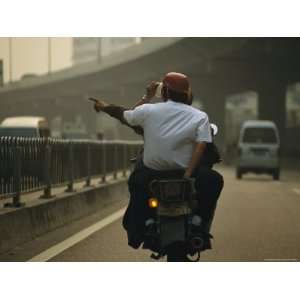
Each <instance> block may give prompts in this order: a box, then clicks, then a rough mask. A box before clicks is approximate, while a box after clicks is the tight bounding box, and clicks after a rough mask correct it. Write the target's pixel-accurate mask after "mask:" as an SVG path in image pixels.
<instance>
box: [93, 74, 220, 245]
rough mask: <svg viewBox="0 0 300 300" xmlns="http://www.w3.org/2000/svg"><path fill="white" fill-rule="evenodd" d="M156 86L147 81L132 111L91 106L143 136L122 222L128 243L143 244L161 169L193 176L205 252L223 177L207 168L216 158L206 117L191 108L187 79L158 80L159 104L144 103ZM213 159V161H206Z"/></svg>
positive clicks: (175, 76) (169, 76) (168, 77)
mask: <svg viewBox="0 0 300 300" xmlns="http://www.w3.org/2000/svg"><path fill="white" fill-rule="evenodd" d="M156 88H157V83H152V84H150V86H149V87H148V89H147V94H146V95H145V96H144V97H143V98H142V100H141V101H139V102H138V103H137V104H136V106H135V108H133V109H125V108H123V107H120V106H115V105H107V104H106V103H104V102H100V103H96V104H95V109H96V110H97V111H104V112H106V113H108V114H110V115H111V116H112V117H115V118H117V119H119V120H120V121H121V122H122V123H124V124H126V125H128V126H130V127H131V128H133V129H134V130H135V131H136V132H137V133H142V134H143V136H144V152H143V156H142V159H141V161H140V162H139V164H138V166H137V167H136V168H135V170H134V171H133V172H132V174H131V176H130V178H129V182H128V185H129V191H130V195H131V199H130V203H129V206H128V209H127V212H126V214H125V216H124V219H123V225H124V228H125V229H126V230H127V233H128V242H129V245H131V246H132V247H134V248H138V247H139V246H140V244H141V243H142V242H143V234H144V231H145V220H146V217H147V199H148V198H149V195H148V194H149V192H148V185H149V183H150V182H151V181H152V180H153V179H157V177H158V176H160V175H159V174H160V173H161V172H163V171H168V172H167V173H169V174H172V173H174V172H175V173H176V174H177V175H178V173H180V176H183V177H185V178H189V177H193V178H195V188H196V191H197V199H198V204H199V205H198V209H197V213H198V214H199V215H200V216H201V218H202V223H203V230H204V232H205V233H206V234H207V235H206V236H207V238H206V243H205V247H204V249H203V250H205V249H209V248H211V245H210V239H209V230H210V227H211V223H212V219H213V215H214V211H215V208H216V203H217V200H218V197H219V195H220V193H221V191H222V188H223V177H222V176H221V175H220V174H219V173H218V172H216V171H215V170H213V169H212V166H213V164H214V163H216V162H218V160H219V157H218V153H217V152H216V153H215V155H214V154H213V155H212V151H214V150H215V147H214V144H213V143H212V142H213V141H212V134H211V127H210V124H209V120H208V116H207V115H206V113H204V112H202V111H200V110H198V109H195V108H193V107H192V106H191V105H190V104H191V103H192V93H191V86H190V83H189V81H188V78H187V76H185V75H184V74H181V73H175V72H171V73H168V74H166V76H165V77H164V79H163V82H162V90H161V97H162V99H163V102H162V103H155V104H151V103H149V102H150V100H151V98H153V96H154V94H155V91H156ZM211 156H213V158H211Z"/></svg>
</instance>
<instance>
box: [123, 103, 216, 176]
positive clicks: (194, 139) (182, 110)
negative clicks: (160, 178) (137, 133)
mask: <svg viewBox="0 0 300 300" xmlns="http://www.w3.org/2000/svg"><path fill="white" fill-rule="evenodd" d="M124 118H125V119H126V121H127V122H128V123H129V124H130V125H133V126H137V125H139V126H141V127H143V129H144V143H145V144H144V158H143V159H144V164H145V165H146V166H147V167H148V168H151V169H155V170H172V169H183V168H187V166H188V164H189V161H190V159H191V157H192V152H193V149H194V146H195V143H200V142H208V143H210V142H212V137H211V131H210V124H209V120H208V116H207V114H206V113H205V112H203V111H200V110H198V109H195V108H193V107H192V106H189V105H186V104H183V103H178V102H174V101H172V100H168V101H167V102H163V103H156V104H144V105H141V106H138V107H136V108H135V109H134V110H127V111H125V112H124Z"/></svg>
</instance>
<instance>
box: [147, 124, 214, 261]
mask: <svg viewBox="0 0 300 300" xmlns="http://www.w3.org/2000/svg"><path fill="white" fill-rule="evenodd" d="M211 127H212V133H213V135H214V136H215V135H216V134H217V131H218V128H217V127H216V125H213V124H212V126H211ZM161 173H162V174H163V172H161ZM174 173H176V172H174ZM194 186H195V184H194V179H193V178H188V179H186V178H182V176H177V178H176V176H175V178H174V176H173V178H166V177H164V176H162V179H155V180H153V181H152V182H151V183H150V184H149V195H151V197H150V198H149V200H148V207H149V209H150V210H151V213H150V215H151V217H150V218H148V219H147V220H146V222H145V228H146V230H145V237H144V245H143V248H146V249H150V250H152V251H153V252H154V253H152V255H151V258H153V259H156V260H159V259H161V258H163V257H165V256H166V257H167V261H169V262H175V261H199V260H200V252H201V251H203V250H205V249H207V248H209V247H210V238H212V236H211V235H210V234H208V233H206V232H205V231H204V230H203V228H202V226H201V225H202V219H201V217H200V216H199V215H198V214H196V213H195V211H196V209H197V205H198V201H197V199H196V191H195V187H194ZM208 245H209V246H208ZM155 253H156V254H155ZM188 256H190V257H194V256H196V258H195V259H192V258H188Z"/></svg>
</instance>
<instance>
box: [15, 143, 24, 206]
mask: <svg viewBox="0 0 300 300" xmlns="http://www.w3.org/2000/svg"><path fill="white" fill-rule="evenodd" d="M14 151H15V161H14V185H15V186H14V190H15V192H16V194H15V195H14V197H13V206H14V207H20V206H22V204H23V203H21V201H20V197H21V175H22V174H21V163H22V158H21V148H20V146H16V147H15V149H14Z"/></svg>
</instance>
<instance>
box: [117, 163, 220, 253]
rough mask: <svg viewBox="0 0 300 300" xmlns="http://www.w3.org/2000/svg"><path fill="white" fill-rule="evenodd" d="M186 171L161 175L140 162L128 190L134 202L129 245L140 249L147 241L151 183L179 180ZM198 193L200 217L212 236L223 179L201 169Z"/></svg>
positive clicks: (129, 213)
mask: <svg viewBox="0 0 300 300" xmlns="http://www.w3.org/2000/svg"><path fill="white" fill-rule="evenodd" d="M183 173H184V171H178V172H174V171H172V172H171V171H170V172H163V173H162V172H159V171H156V170H152V169H149V168H147V167H146V166H144V165H143V163H142V162H141V161H140V162H138V163H137V164H136V167H135V170H134V171H133V172H132V174H131V175H130V177H129V180H128V188H129V192H130V202H129V205H128V208H127V210H126V213H125V215H124V218H123V226H124V228H125V229H126V231H127V234H128V243H129V245H130V246H132V247H134V248H138V247H139V246H140V244H141V243H142V241H143V234H144V229H145V220H146V219H148V218H150V217H151V214H152V213H153V210H151V209H149V207H148V204H147V202H148V199H149V198H150V195H149V192H148V186H149V183H150V182H151V181H152V180H154V179H163V178H165V179H166V178H179V177H181V176H183ZM193 177H194V178H195V188H196V191H197V199H198V203H199V205H198V209H197V212H196V213H197V214H199V215H200V216H201V218H202V222H203V223H202V226H203V229H204V230H205V231H206V232H207V233H209V231H210V227H211V224H212V220H213V217H214V212H215V209H216V206H217V201H218V198H219V196H220V193H221V191H222V189H223V184H224V183H223V177H222V175H220V174H219V173H218V172H217V171H215V170H212V169H211V168H208V167H201V166H199V167H198V168H197V169H196V170H195V172H194V174H193Z"/></svg>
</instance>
